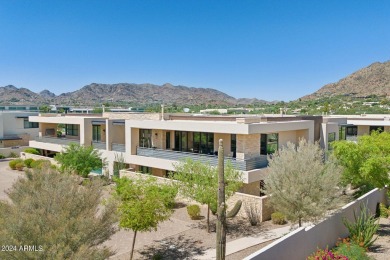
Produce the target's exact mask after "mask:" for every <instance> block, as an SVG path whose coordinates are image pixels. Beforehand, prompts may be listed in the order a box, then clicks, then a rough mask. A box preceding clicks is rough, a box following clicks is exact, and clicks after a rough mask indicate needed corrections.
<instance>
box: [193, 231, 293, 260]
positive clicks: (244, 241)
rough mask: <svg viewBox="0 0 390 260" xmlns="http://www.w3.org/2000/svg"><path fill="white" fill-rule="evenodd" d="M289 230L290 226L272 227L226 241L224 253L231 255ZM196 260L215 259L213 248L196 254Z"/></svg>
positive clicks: (280, 235)
mask: <svg viewBox="0 0 390 260" xmlns="http://www.w3.org/2000/svg"><path fill="white" fill-rule="evenodd" d="M289 232H290V226H285V227H281V228H276V229H272V230H269V231H265V232H264V233H261V234H259V235H258V236H249V237H243V238H239V239H237V240H233V241H231V242H229V243H226V255H227V256H228V255H231V254H234V253H237V252H239V251H241V250H244V249H246V248H248V247H252V246H255V245H258V244H261V243H264V242H268V241H270V240H274V239H276V238H279V237H282V236H284V235H285V234H287V233H289ZM196 259H197V260H210V259H215V249H209V250H206V251H205V253H204V255H201V256H198V257H197V258H196Z"/></svg>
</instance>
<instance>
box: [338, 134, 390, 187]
mask: <svg viewBox="0 0 390 260" xmlns="http://www.w3.org/2000/svg"><path fill="white" fill-rule="evenodd" d="M332 147H333V154H334V156H335V157H336V158H337V160H338V162H339V163H340V164H341V165H342V166H343V167H344V171H343V175H342V180H343V182H344V183H346V184H347V183H351V184H352V185H354V186H356V187H361V188H366V189H369V188H373V187H378V188H383V187H384V186H385V185H387V184H390V178H389V172H390V133H389V132H382V133H378V132H375V131H373V132H372V133H371V135H364V136H360V137H359V138H358V140H357V142H356V143H355V142H349V141H335V142H334V143H333V144H332Z"/></svg>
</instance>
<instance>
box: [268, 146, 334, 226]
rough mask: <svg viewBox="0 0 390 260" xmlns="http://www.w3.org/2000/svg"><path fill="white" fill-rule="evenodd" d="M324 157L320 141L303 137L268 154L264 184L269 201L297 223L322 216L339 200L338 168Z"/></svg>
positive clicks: (300, 223) (277, 209)
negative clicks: (315, 142) (308, 141)
mask: <svg viewBox="0 0 390 260" xmlns="http://www.w3.org/2000/svg"><path fill="white" fill-rule="evenodd" d="M323 158H324V157H323V152H322V150H321V148H320V147H319V145H318V144H313V143H307V142H306V141H305V140H304V139H302V140H300V141H299V145H298V146H295V145H294V144H292V143H288V144H287V146H285V147H282V148H281V149H280V151H279V152H278V153H275V154H274V155H273V156H272V158H269V168H268V176H267V178H266V188H267V193H268V194H270V196H269V199H270V204H271V205H272V207H273V208H274V209H275V210H276V211H280V212H282V213H283V214H284V215H285V216H286V217H287V219H289V220H291V221H292V222H298V223H299V226H301V225H302V221H315V220H316V219H317V218H319V217H322V216H323V215H324V214H325V212H326V210H328V209H331V208H333V207H334V206H336V204H337V202H338V197H339V196H340V192H339V189H338V185H339V177H340V175H341V169H340V168H339V167H338V166H337V165H336V164H335V163H333V162H332V161H327V162H323Z"/></svg>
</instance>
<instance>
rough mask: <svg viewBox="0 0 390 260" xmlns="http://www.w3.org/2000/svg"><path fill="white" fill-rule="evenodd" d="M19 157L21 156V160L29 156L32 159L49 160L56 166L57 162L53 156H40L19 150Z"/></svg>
mask: <svg viewBox="0 0 390 260" xmlns="http://www.w3.org/2000/svg"><path fill="white" fill-rule="evenodd" d="M20 158H22V159H23V160H26V159H29V158H31V159H34V160H49V161H50V162H51V164H54V165H56V166H58V162H57V161H56V160H54V159H53V158H50V157H46V156H41V155H37V154H31V153H25V152H21V153H20Z"/></svg>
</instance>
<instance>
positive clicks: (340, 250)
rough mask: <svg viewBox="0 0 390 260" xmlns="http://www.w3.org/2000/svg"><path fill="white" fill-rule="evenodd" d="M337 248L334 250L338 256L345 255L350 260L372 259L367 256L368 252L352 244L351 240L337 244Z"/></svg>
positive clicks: (344, 240)
mask: <svg viewBox="0 0 390 260" xmlns="http://www.w3.org/2000/svg"><path fill="white" fill-rule="evenodd" d="M336 246H337V247H336V248H335V249H334V250H333V251H335V253H336V254H339V255H345V256H346V257H348V259H359V260H369V259H370V258H369V257H368V256H367V254H366V250H365V249H364V248H363V247H361V246H359V245H357V244H356V243H354V242H351V241H350V239H349V238H346V239H343V240H342V241H341V242H338V243H337V244H336Z"/></svg>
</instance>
